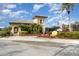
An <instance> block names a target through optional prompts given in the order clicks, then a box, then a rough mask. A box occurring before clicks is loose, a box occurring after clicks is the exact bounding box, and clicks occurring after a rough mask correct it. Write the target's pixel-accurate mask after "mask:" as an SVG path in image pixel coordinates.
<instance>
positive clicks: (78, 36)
mask: <svg viewBox="0 0 79 59" xmlns="http://www.w3.org/2000/svg"><path fill="white" fill-rule="evenodd" d="M58 37H59V38H67V39H79V31H73V32H58Z"/></svg>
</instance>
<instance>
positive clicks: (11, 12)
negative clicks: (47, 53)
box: [0, 3, 79, 27]
mask: <svg viewBox="0 0 79 59" xmlns="http://www.w3.org/2000/svg"><path fill="white" fill-rule="evenodd" d="M60 9H61V4H58V3H0V27H7V26H9V22H10V21H15V20H32V17H33V16H36V15H40V16H47V17H48V18H47V19H45V22H44V24H45V26H46V27H51V26H56V25H59V23H60V22H61V18H62V17H63V20H62V23H64V24H68V23H69V18H68V14H67V11H66V10H64V11H63V12H62V13H61V11H60ZM70 17H71V22H74V21H79V4H74V7H73V10H72V11H71V13H70Z"/></svg>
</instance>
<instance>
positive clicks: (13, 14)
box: [1, 9, 30, 19]
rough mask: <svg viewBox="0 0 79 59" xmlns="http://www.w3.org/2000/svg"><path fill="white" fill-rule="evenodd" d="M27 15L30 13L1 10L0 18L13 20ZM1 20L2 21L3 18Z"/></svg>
mask: <svg viewBox="0 0 79 59" xmlns="http://www.w3.org/2000/svg"><path fill="white" fill-rule="evenodd" d="M28 14H30V13H29V12H28V11H26V10H17V11H12V10H10V9H3V10H2V16H4V18H5V17H8V18H14V19H15V18H23V17H25V16H26V15H28ZM2 16H1V17H2ZM1 19H3V17H2V18H1Z"/></svg>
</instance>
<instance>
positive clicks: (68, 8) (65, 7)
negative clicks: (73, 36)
mask: <svg viewBox="0 0 79 59" xmlns="http://www.w3.org/2000/svg"><path fill="white" fill-rule="evenodd" d="M73 5H74V4H72V3H63V4H62V5H61V11H62V12H63V11H64V10H66V11H67V13H68V18H69V22H71V21H70V12H71V11H72V10H73ZM69 31H70V32H71V31H72V28H71V23H69Z"/></svg>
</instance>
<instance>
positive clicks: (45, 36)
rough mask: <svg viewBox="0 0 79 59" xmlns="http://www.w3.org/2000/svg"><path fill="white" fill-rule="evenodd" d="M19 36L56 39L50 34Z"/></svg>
mask: <svg viewBox="0 0 79 59" xmlns="http://www.w3.org/2000/svg"><path fill="white" fill-rule="evenodd" d="M19 36H37V37H41V38H56V37H51V36H50V35H49V34H27V35H19Z"/></svg>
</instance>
